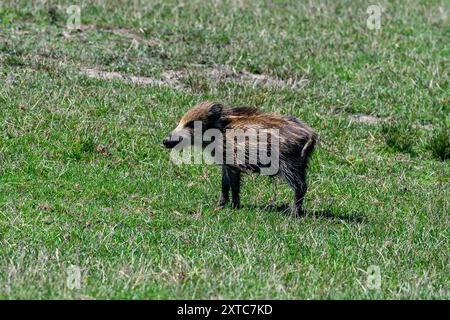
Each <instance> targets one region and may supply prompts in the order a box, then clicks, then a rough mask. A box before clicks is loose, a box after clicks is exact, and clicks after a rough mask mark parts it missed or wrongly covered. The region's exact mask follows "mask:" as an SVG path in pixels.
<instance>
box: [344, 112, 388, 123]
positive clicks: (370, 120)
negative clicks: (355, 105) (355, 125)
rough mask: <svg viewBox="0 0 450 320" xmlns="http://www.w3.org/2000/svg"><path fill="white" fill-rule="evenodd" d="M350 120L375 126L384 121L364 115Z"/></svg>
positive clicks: (352, 117)
mask: <svg viewBox="0 0 450 320" xmlns="http://www.w3.org/2000/svg"><path fill="white" fill-rule="evenodd" d="M350 120H352V121H355V122H362V123H367V124H377V123H379V122H382V121H385V119H381V118H377V117H374V116H371V115H366V114H359V115H353V116H351V117H350Z"/></svg>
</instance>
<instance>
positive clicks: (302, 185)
mask: <svg viewBox="0 0 450 320" xmlns="http://www.w3.org/2000/svg"><path fill="white" fill-rule="evenodd" d="M284 176H285V178H286V180H287V182H288V183H289V185H290V186H291V187H292V189H294V208H293V210H294V214H295V215H296V216H301V215H302V214H303V211H302V205H303V199H304V197H305V193H306V191H307V190H308V186H307V184H306V174H305V170H304V169H303V168H295V169H294V170H289V171H288V172H287V173H286V174H285V175H284Z"/></svg>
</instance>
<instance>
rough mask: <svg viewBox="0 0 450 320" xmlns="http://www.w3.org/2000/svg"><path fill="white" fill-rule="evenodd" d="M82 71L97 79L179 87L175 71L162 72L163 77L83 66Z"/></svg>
mask: <svg viewBox="0 0 450 320" xmlns="http://www.w3.org/2000/svg"><path fill="white" fill-rule="evenodd" d="M80 73H81V74H83V75H85V76H87V77H89V78H95V79H103V80H119V81H123V82H131V83H133V84H137V85H151V86H171V87H179V86H180V83H179V81H178V77H177V73H176V72H173V71H166V72H164V73H163V74H162V79H155V78H150V77H141V76H132V75H124V74H122V73H120V72H115V71H104V70H100V69H96V68H83V69H81V70H80Z"/></svg>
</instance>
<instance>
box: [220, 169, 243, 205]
mask: <svg viewBox="0 0 450 320" xmlns="http://www.w3.org/2000/svg"><path fill="white" fill-rule="evenodd" d="M223 167H224V170H225V173H226V176H227V177H228V181H229V184H230V188H231V204H232V207H233V209H239V207H240V206H241V202H240V198H239V193H240V191H241V172H240V171H239V170H237V169H234V168H232V167H230V166H226V165H225V166H223Z"/></svg>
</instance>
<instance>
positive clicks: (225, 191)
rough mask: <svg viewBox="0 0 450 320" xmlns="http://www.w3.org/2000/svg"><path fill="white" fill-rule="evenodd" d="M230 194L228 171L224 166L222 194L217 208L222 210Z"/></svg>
mask: <svg viewBox="0 0 450 320" xmlns="http://www.w3.org/2000/svg"><path fill="white" fill-rule="evenodd" d="M229 193H230V177H229V176H228V169H227V167H226V166H225V165H223V166H222V193H221V195H220V202H219V207H220V208H223V207H225V205H226V204H227V203H228V196H229Z"/></svg>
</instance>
